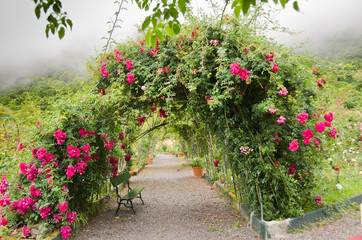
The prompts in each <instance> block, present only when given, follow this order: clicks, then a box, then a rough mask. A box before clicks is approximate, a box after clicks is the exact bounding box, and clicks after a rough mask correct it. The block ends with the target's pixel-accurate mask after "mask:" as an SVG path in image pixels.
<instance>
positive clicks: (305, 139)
mask: <svg viewBox="0 0 362 240" xmlns="http://www.w3.org/2000/svg"><path fill="white" fill-rule="evenodd" d="M312 137H314V133H313V132H312V130H311V129H307V130H304V131H303V142H304V144H309V143H310V141H311V138H312Z"/></svg>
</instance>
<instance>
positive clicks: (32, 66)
mask: <svg viewBox="0 0 362 240" xmlns="http://www.w3.org/2000/svg"><path fill="white" fill-rule="evenodd" d="M193 1H194V2H196V5H195V6H206V4H205V3H203V2H202V0H197V1H195V0H193ZM214 1H215V0H214ZM270 1H271V0H270ZM271 2H272V1H271ZM298 2H299V6H300V8H301V12H300V13H298V12H296V11H294V10H293V9H292V7H291V6H289V7H287V8H286V9H284V10H282V11H281V13H280V14H279V16H278V19H279V21H280V23H281V25H283V26H286V27H289V28H292V29H295V30H296V31H300V32H303V33H302V34H300V35H299V38H298V39H306V37H309V39H310V41H311V42H312V43H316V44H318V43H319V42H321V40H322V39H324V38H325V37H326V35H333V34H334V33H338V32H342V31H344V30H348V31H350V30H352V31H357V30H360V29H361V26H360V24H361V23H362V14H361V13H360V11H361V10H362V0H344V1H340V0H299V1H298ZM0 3H1V8H0V41H1V42H0V90H1V89H2V88H4V86H6V85H7V84H8V83H11V82H14V81H15V80H16V78H17V77H20V76H24V75H29V74H33V73H37V72H42V71H46V70H47V69H48V68H49V67H54V66H60V65H62V66H64V65H66V66H68V67H69V69H71V68H81V66H82V64H83V63H84V62H85V61H86V60H87V59H89V58H90V57H91V56H94V55H95V54H96V52H100V51H101V50H102V46H104V45H105V43H106V40H104V39H102V37H107V31H108V30H109V25H107V22H108V21H109V20H110V19H111V18H112V17H113V16H114V12H115V11H116V10H117V9H118V6H117V5H116V4H114V3H113V0H62V3H63V10H65V11H67V13H68V16H69V18H71V19H72V21H73V24H74V26H73V31H71V32H70V31H68V32H66V35H65V37H64V38H63V39H62V40H59V39H58V37H56V36H53V35H50V37H49V39H47V38H46V37H45V25H46V23H45V21H44V16H43V18H41V20H40V21H39V20H37V19H36V17H35V14H34V6H35V5H34V2H33V1H32V0H0ZM271 4H272V3H271ZM273 5H274V4H273ZM127 8H128V11H122V17H121V19H122V20H123V21H124V22H123V23H122V24H121V25H122V29H120V30H117V33H116V37H115V38H116V39H117V40H119V41H121V40H124V39H126V38H127V36H135V35H136V34H137V31H136V28H135V27H134V25H135V24H140V23H141V21H142V20H143V19H144V17H145V16H147V14H146V13H142V12H141V11H140V10H139V9H138V8H137V7H136V6H135V5H131V4H129V5H128V6H127ZM279 39H280V41H284V42H287V43H290V42H292V41H295V40H294V39H296V38H295V37H293V38H288V37H286V36H283V37H280V38H279ZM315 46H318V45H315Z"/></svg>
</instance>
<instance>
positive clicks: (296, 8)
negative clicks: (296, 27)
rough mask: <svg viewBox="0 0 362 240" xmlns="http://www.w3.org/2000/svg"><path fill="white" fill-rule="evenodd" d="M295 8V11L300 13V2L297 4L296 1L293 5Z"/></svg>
mask: <svg viewBox="0 0 362 240" xmlns="http://www.w3.org/2000/svg"><path fill="white" fill-rule="evenodd" d="M293 7H294V9H295V10H297V11H298V12H299V6H298V2H297V1H295V2H294V3H293Z"/></svg>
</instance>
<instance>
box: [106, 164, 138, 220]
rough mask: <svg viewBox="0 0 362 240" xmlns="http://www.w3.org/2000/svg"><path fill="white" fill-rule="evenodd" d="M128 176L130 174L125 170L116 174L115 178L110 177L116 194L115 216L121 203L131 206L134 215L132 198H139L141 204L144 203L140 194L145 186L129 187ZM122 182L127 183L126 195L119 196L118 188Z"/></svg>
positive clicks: (129, 176)
mask: <svg viewBox="0 0 362 240" xmlns="http://www.w3.org/2000/svg"><path fill="white" fill-rule="evenodd" d="M130 178H131V174H129V172H128V171H125V172H124V173H122V174H121V175H118V176H117V177H115V178H111V183H112V185H113V187H115V188H116V194H117V203H118V208H117V211H116V216H117V213H118V211H119V207H120V206H121V204H123V205H124V206H125V207H127V208H132V210H133V213H134V214H135V215H136V211H135V210H134V208H133V203H132V200H133V199H134V198H140V199H141V201H142V204H144V202H143V199H142V196H141V191H142V190H143V189H144V188H145V187H135V188H131V187H130V186H129V179H130ZM123 183H127V186H128V193H127V194H126V195H124V196H121V191H120V189H119V185H121V184H123Z"/></svg>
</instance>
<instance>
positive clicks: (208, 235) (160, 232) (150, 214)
mask: <svg viewBox="0 0 362 240" xmlns="http://www.w3.org/2000/svg"><path fill="white" fill-rule="evenodd" d="M180 164H181V161H180V160H179V159H178V158H176V157H173V156H168V155H158V156H157V157H156V158H155V159H154V161H153V164H152V165H148V166H146V168H145V169H144V170H143V171H142V172H141V173H140V174H139V175H138V176H133V177H132V178H131V180H132V183H131V186H134V187H135V186H144V187H145V189H144V190H143V191H142V198H143V200H144V202H145V205H142V204H141V201H140V200H139V199H135V200H134V208H135V210H136V213H137V215H134V214H133V212H132V210H130V209H128V208H125V207H124V206H121V208H120V210H119V212H118V214H117V216H115V212H116V209H117V203H116V200H115V199H112V200H111V201H109V203H108V204H107V205H106V206H105V211H103V212H102V213H99V214H98V215H97V216H95V217H93V218H91V219H90V220H89V222H88V226H87V227H85V228H83V229H81V230H80V231H79V232H78V233H77V234H76V235H75V236H73V237H72V238H71V239H72V240H81V239H82V240H83V239H87V240H89V239H136V240H137V239H142V240H160V239H187V240H188V239H192V240H193V239H200V240H203V239H205V240H219V239H220V240H226V239H247V240H258V239H261V238H260V237H259V236H258V234H257V233H256V232H255V231H254V230H253V229H251V227H250V225H249V223H248V222H247V221H246V220H245V219H244V218H243V217H242V216H241V215H240V214H238V213H237V212H236V211H235V210H234V209H233V208H231V206H230V203H229V202H228V201H227V200H225V199H223V198H222V197H221V196H220V195H219V193H218V192H217V191H216V190H214V189H213V188H212V187H211V186H210V185H209V184H208V183H207V181H206V180H205V179H203V178H201V179H198V178H195V177H193V174H192V170H191V169H190V168H189V167H186V168H183V169H182V170H181V171H177V169H178V167H179V165H180ZM358 234H359V235H362V228H361V220H360V215H359V212H352V213H349V214H346V215H345V216H343V218H341V219H339V220H337V221H335V222H332V223H328V224H326V225H325V226H321V227H319V228H310V229H306V230H304V231H303V232H300V233H295V234H288V237H287V238H284V239H293V240H294V239H295V240H298V239H303V240H309V239H310V240H326V239H331V240H346V239H347V238H349V237H352V236H355V235H358ZM289 236H290V238H289Z"/></svg>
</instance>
